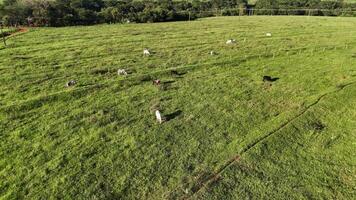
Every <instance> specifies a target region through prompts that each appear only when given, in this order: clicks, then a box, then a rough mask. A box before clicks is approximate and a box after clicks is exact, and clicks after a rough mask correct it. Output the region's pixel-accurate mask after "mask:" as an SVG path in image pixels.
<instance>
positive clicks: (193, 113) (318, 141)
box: [0, 16, 356, 199]
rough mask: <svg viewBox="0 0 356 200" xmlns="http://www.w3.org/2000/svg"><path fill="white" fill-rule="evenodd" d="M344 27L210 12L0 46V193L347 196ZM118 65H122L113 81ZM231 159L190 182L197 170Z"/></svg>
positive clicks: (348, 24)
mask: <svg viewBox="0 0 356 200" xmlns="http://www.w3.org/2000/svg"><path fill="white" fill-rule="evenodd" d="M355 25H356V19H354V18H327V17H262V16H260V17H222V18H208V19H201V20H197V21H193V22H175V23H157V24H125V25H98V26H90V27H67V28H36V29H31V30H30V31H29V32H26V33H21V34H19V35H17V36H15V37H12V38H9V39H8V41H7V43H8V46H7V47H6V48H5V47H3V46H1V47H0V49H1V50H0V57H1V59H0V73H1V76H0V82H1V84H0V130H1V134H0V157H1V159H0V178H1V180H2V181H0V194H1V196H2V197H3V198H4V199H7V198H9V199H11V198H25V199H41V198H43V199H48V198H50V197H53V198H59V199H63V198H65V199H88V198H93V199H110V198H113V199H166V198H173V199H174V198H184V197H189V196H192V197H193V198H201V199H206V198H211V199H222V198H231V199H236V198H243V199H244V198H249V197H250V198H256V199H261V198H267V199H275V198H279V199H285V198H292V199H301V198H316V199H320V198H327V199H328V198H337V199H351V198H352V195H353V194H354V192H353V190H354V188H355V178H354V174H355V168H354V166H355V164H356V163H355V161H356V160H355V158H354V155H353V150H354V148H355V147H354V143H355V139H354V138H355V132H354V130H355V126H356V124H355V121H354V120H353V119H355V117H356V111H355V108H356V105H355V101H354V100H353V99H355V97H356V90H355V89H354V88H355V87H354V86H355V85H348V86H347V87H343V85H346V84H350V83H353V82H354V81H356V78H355V76H356V70H355V68H354V66H355V64H356V48H355V39H356V35H355V33H356V28H355V27H356V26H355ZM267 32H270V33H272V37H266V33H267ZM230 38H234V39H236V40H237V44H235V45H230V46H229V45H226V44H225V42H226V40H227V39H230ZM144 48H149V49H151V50H152V51H153V52H154V54H153V55H152V56H150V57H144V56H143V55H142V52H143V49H144ZM210 51H215V52H217V55H214V56H211V55H210V54H209V52H210ZM120 68H121V69H126V70H127V71H130V72H131V73H130V74H129V75H128V76H126V77H124V76H118V75H117V70H118V69H120ZM172 70H175V71H177V72H178V73H179V75H175V74H174V73H172ZM265 75H268V76H272V77H278V78H279V80H277V81H275V82H273V83H264V82H263V81H262V77H263V76H265ZM153 79H160V80H161V81H162V85H161V86H159V87H157V86H154V85H152V82H151V80H153ZM69 80H76V82H77V84H76V85H75V86H74V87H70V88H67V87H65V84H66V82H67V81H69ZM340 88H341V89H340ZM325 94H326V95H325ZM323 95H325V97H323V98H321V99H320V97H321V96H323ZM318 99H320V101H318ZM315 102H317V103H315ZM310 105H313V106H310ZM155 109H160V110H161V112H162V113H163V115H164V116H165V117H166V118H167V121H166V122H165V123H163V124H161V125H159V124H158V123H157V122H156V121H155V117H154V110H155ZM301 113H302V114H301ZM296 116H298V117H296ZM283 124H286V125H285V126H283V127H281V125H283ZM269 133H273V134H271V136H269V137H266V138H265V139H263V140H261V138H264V136H266V135H268V134H269ZM260 140H261V141H260ZM256 141H259V142H257V143H256V145H254V146H253V147H252V148H250V149H249V150H248V151H245V150H244V149H246V147H248V146H249V145H251V144H254V143H255V142H256ZM235 156H241V159H240V160H239V162H236V163H233V164H232V165H231V166H229V167H227V168H226V169H224V170H223V171H222V172H221V173H219V179H218V180H216V181H212V182H210V183H209V184H207V185H206V187H205V188H203V189H201V190H199V191H198V192H197V191H196V188H197V187H196V186H197V185H199V181H201V180H200V179H201V178H200V179H199V177H204V176H205V175H209V174H214V173H215V172H217V171H219V169H221V168H222V166H224V165H225V164H226V163H227V162H228V161H229V160H230V159H231V158H233V157H235ZM202 182H204V181H202Z"/></svg>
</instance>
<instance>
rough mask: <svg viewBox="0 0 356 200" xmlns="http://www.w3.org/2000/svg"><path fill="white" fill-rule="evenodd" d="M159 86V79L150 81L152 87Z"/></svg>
mask: <svg viewBox="0 0 356 200" xmlns="http://www.w3.org/2000/svg"><path fill="white" fill-rule="evenodd" d="M160 84H161V80H159V79H157V80H153V81H152V85H160Z"/></svg>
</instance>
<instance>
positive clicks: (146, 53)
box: [143, 49, 151, 56]
mask: <svg viewBox="0 0 356 200" xmlns="http://www.w3.org/2000/svg"><path fill="white" fill-rule="evenodd" d="M143 55H144V56H149V55H151V52H150V50H148V49H144V50H143Z"/></svg>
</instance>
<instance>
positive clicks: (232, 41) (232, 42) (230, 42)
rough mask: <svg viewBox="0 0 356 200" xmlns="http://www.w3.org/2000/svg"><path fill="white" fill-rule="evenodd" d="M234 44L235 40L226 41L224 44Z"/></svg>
mask: <svg viewBox="0 0 356 200" xmlns="http://www.w3.org/2000/svg"><path fill="white" fill-rule="evenodd" d="M234 43H236V40H235V39H229V40H227V41H226V44H234Z"/></svg>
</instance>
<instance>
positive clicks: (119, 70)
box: [117, 69, 127, 76]
mask: <svg viewBox="0 0 356 200" xmlns="http://www.w3.org/2000/svg"><path fill="white" fill-rule="evenodd" d="M117 75H120V76H121V75H124V76H126V75H127V72H126V70H124V69H118V70H117Z"/></svg>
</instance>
